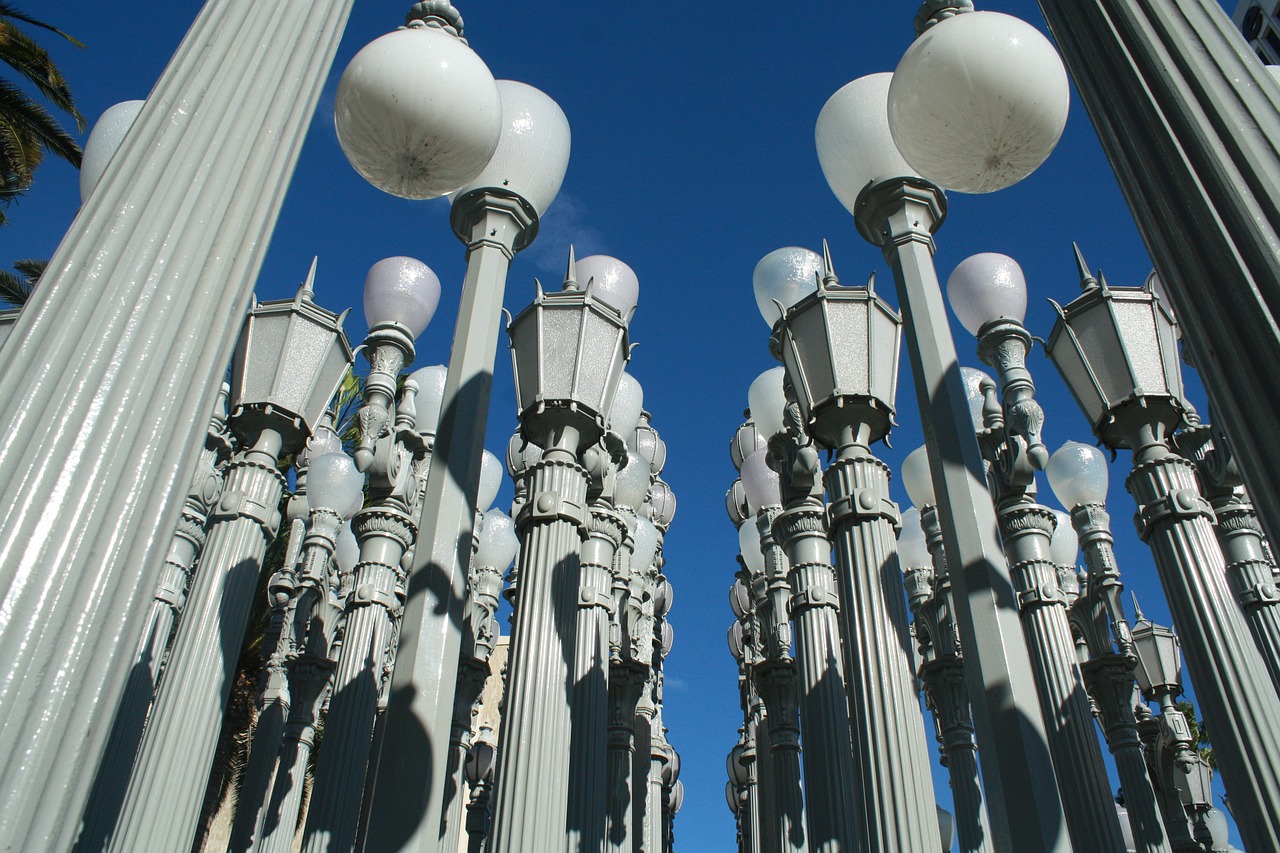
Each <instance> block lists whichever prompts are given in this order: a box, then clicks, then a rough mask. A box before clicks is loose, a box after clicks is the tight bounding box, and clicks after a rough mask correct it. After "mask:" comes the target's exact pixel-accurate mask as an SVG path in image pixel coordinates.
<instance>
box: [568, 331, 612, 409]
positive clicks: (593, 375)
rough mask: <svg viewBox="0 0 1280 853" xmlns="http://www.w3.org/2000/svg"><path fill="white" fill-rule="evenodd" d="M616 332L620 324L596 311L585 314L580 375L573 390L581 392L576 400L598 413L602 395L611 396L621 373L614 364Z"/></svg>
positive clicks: (603, 399)
mask: <svg viewBox="0 0 1280 853" xmlns="http://www.w3.org/2000/svg"><path fill="white" fill-rule="evenodd" d="M620 334H622V328H621V327H619V326H617V325H615V324H613V323H610V322H609V321H607V320H605V319H604V318H603V317H601V316H599V315H598V314H592V313H588V314H586V329H585V334H584V335H583V338H584V340H583V342H582V352H581V353H580V354H579V356H578V365H579V366H578V369H579V370H580V371H581V375H580V377H579V382H578V388H577V389H576V390H577V391H578V393H579V394H580V395H581V396H580V401H581V402H583V403H585V404H586V405H588V406H590V407H591V408H593V409H595V411H596V412H597V413H600V414H603V413H604V405H605V402H606V399H605V398H606V397H611V396H612V392H614V391H615V390H616V389H617V387H618V379H619V378H620V377H621V375H622V373H621V365H619V364H617V359H618V357H619V356H620V355H621V352H620V351H619V348H618V336H619V335H620ZM611 379H612V381H610V380H611ZM609 402H612V400H609Z"/></svg>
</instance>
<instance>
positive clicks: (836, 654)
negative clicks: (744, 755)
mask: <svg viewBox="0 0 1280 853" xmlns="http://www.w3.org/2000/svg"><path fill="white" fill-rule="evenodd" d="M795 405H796V404H795V403H794V402H793V403H790V404H789V408H790V407H794V406H795ZM796 411H798V409H797V410H796ZM789 420H791V421H792V423H793V424H794V423H795V421H794V419H790V418H789ZM775 441H776V442H777V441H785V445H786V455H785V457H784V458H783V459H782V460H781V464H780V465H779V467H780V468H781V469H782V470H781V472H780V473H781V482H782V490H783V494H784V495H785V496H786V498H785V499H786V509H785V510H783V511H782V512H781V513H779V514H778V516H777V518H775V519H774V521H773V531H772V532H773V536H774V538H775V540H777V541H778V542H779V544H780V545H781V546H782V550H783V552H784V553H785V554H786V561H787V564H788V565H789V567H790V569H789V571H788V573H787V581H788V583H789V584H790V586H791V621H792V625H793V628H794V636H795V661H796V675H797V676H798V685H797V687H798V689H799V691H800V731H801V735H802V738H803V743H804V752H805V760H804V783H805V784H804V788H805V793H806V795H807V796H806V799H807V800H808V807H807V808H806V809H805V818H806V820H807V821H808V829H809V849H810V850H813V851H815V853H817V851H821V853H838V851H842V850H853V849H857V848H859V847H861V846H862V845H861V843H860V840H859V836H860V835H861V834H862V831H863V828H862V827H861V826H860V825H859V824H860V821H858V820H857V818H858V817H859V816H860V815H858V814H857V812H856V804H858V803H859V802H860V801H861V800H860V798H859V797H858V795H857V794H858V791H857V788H856V785H855V783H854V774H855V769H854V755H853V745H852V741H851V739H850V730H851V726H850V721H849V701H848V698H847V697H848V691H847V690H846V688H845V679H844V669H843V666H842V660H843V659H842V657H841V650H840V649H841V637H840V623H839V621H838V619H837V609H838V607H839V601H838V598H837V595H836V577H835V571H834V570H833V569H832V567H831V562H830V553H831V543H830V542H828V541H827V523H826V508H825V507H824V506H823V503H822V468H821V463H820V462H819V458H818V450H817V448H816V447H815V446H814V445H813V443H812V442H810V441H808V440H807V438H806V437H805V436H804V435H803V434H800V433H798V432H797V431H796V430H794V429H793V430H792V431H790V432H789V433H788V434H787V435H786V438H785V440H784V439H783V438H782V436H781V434H780V435H779V436H776V437H775ZM802 442H803V444H802ZM864 651H865V650H862V649H859V650H858V652H857V654H862V653H864ZM859 723H860V727H861V724H862V723H863V721H862V720H859ZM935 846H936V845H935Z"/></svg>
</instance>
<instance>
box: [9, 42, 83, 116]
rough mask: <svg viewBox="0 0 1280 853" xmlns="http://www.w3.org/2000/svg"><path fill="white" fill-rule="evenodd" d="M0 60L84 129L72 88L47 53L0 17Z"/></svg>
mask: <svg viewBox="0 0 1280 853" xmlns="http://www.w3.org/2000/svg"><path fill="white" fill-rule="evenodd" d="M0 61H3V62H4V63H6V64H7V65H9V67H11V68H13V70H15V71H17V72H18V73H19V74H21V75H22V76H23V77H25V78H27V79H28V80H30V81H31V83H32V84H34V85H35V87H36V88H37V89H39V90H40V93H41V94H42V95H44V97H46V98H47V99H48V100H49V102H50V103H52V104H53V105H54V106H55V107H57V108H58V109H60V110H62V111H64V112H66V113H68V114H69V115H71V116H72V117H73V118H74V119H75V120H76V126H77V127H78V128H79V129H80V130H84V129H85V120H84V116H82V115H81V114H80V111H79V110H77V109H76V105H75V101H74V100H73V99H72V97H71V87H70V85H69V84H68V83H67V80H66V78H65V77H63V76H62V72H61V71H59V70H58V67H57V66H56V65H55V64H54V62H53V59H52V58H50V56H49V52H48V51H47V50H45V49H44V48H43V47H41V46H40V45H39V44H37V43H36V42H35V41H34V40H33V39H32V38H30V37H29V36H27V35H26V34H25V33H23V32H22V31H20V30H18V29H17V28H16V27H14V26H13V25H12V24H10V23H8V22H6V21H3V20H0Z"/></svg>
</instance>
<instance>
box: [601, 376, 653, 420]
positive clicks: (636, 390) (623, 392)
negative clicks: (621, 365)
mask: <svg viewBox="0 0 1280 853" xmlns="http://www.w3.org/2000/svg"><path fill="white" fill-rule="evenodd" d="M643 411H644V388H642V387H641V386H640V383H639V382H637V381H636V378H635V377H634V376H632V375H631V374H630V373H627V372H626V371H623V373H622V376H620V377H619V379H618V390H617V391H616V392H615V393H614V395H613V405H611V406H610V407H609V417H608V418H607V419H606V420H607V421H608V422H609V429H611V430H613V431H614V432H616V433H617V434H618V435H632V434H633V433H635V431H636V427H637V426H639V425H640V413H641V412H643Z"/></svg>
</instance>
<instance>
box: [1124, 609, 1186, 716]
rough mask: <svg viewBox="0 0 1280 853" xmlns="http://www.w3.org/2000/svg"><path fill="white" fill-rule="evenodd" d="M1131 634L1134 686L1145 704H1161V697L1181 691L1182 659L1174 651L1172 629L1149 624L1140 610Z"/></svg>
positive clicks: (1176, 645) (1176, 644)
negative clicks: (1156, 702)
mask: <svg viewBox="0 0 1280 853" xmlns="http://www.w3.org/2000/svg"><path fill="white" fill-rule="evenodd" d="M1132 633H1133V651H1134V654H1135V655H1137V658H1138V665H1137V667H1136V668H1135V669H1134V675H1135V676H1136V677H1137V679H1138V687H1139V688H1141V690H1142V695H1143V697H1144V698H1145V699H1146V700H1147V701H1148V702H1152V701H1159V702H1161V704H1164V703H1163V700H1162V697H1170V698H1172V697H1174V696H1177V695H1178V694H1180V693H1181V692H1182V656H1181V654H1180V653H1179V651H1178V650H1179V643H1178V635H1177V634H1175V633H1174V632H1173V629H1172V628H1166V627H1165V626H1163V625H1156V624H1155V623H1153V622H1151V621H1149V620H1148V619H1147V618H1146V617H1145V616H1143V615H1142V611H1141V610H1139V611H1138V621H1137V622H1136V623H1135V624H1134V626H1133V632H1132Z"/></svg>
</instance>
